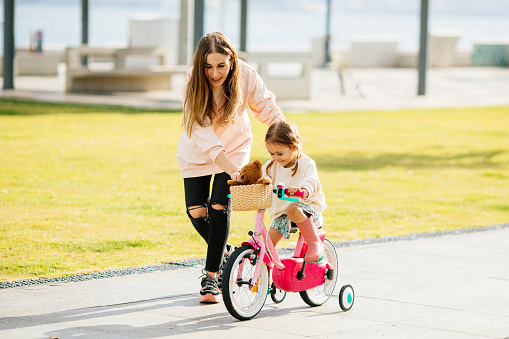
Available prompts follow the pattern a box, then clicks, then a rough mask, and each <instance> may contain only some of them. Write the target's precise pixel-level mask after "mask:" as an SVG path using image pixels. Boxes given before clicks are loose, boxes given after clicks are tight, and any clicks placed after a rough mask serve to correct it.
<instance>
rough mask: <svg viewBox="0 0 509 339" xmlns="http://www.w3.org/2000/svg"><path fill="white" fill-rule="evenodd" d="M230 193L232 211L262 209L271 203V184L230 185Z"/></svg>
mask: <svg viewBox="0 0 509 339" xmlns="http://www.w3.org/2000/svg"><path fill="white" fill-rule="evenodd" d="M230 193H231V202H232V210H234V211H253V210H262V209H267V208H269V207H270V206H271V205H272V185H265V184H253V185H240V186H231V187H230Z"/></svg>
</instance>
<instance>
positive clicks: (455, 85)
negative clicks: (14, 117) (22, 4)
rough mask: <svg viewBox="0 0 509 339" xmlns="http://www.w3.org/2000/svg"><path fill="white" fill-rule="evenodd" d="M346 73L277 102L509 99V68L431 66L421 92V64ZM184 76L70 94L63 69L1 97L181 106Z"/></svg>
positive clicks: (19, 81)
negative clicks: (133, 88)
mask: <svg viewBox="0 0 509 339" xmlns="http://www.w3.org/2000/svg"><path fill="white" fill-rule="evenodd" d="M343 79H344V85H345V92H346V93H345V95H342V94H341V91H340V80H339V76H338V72H337V71H336V70H334V69H330V68H326V69H323V68H317V69H314V70H313V73H312V80H311V99H310V100H277V103H278V105H279V106H281V108H282V109H283V110H284V111H285V112H301V111H324V112H332V111H359V110H394V109H402V108H427V107H428V108H429V107H469V106H496V105H509V68H500V67H498V68H496V67H482V68H474V67H463V68H432V69H430V70H429V71H428V75H427V95H426V96H417V95H416V93H417V80H418V78H417V70H416V69H411V68H371V69H347V70H346V71H345V73H344V76H343ZM182 80H183V78H182V76H175V77H174V80H173V88H174V90H172V91H160V92H149V93H116V94H113V95H84V94H65V93H64V88H65V77H64V76H63V75H60V76H58V77H29V76H24V77H18V78H16V79H15V86H16V89H15V90H2V91H0V97H16V98H25V99H32V100H41V101H53V102H69V103H83V104H111V105H121V106H134V107H145V108H156V109H160V108H165V109H175V110H179V109H181V107H182V101H181V96H180V88H181V86H182ZM1 82H2V81H1V78H0V83H1ZM361 93H362V94H363V95H364V97H362V96H361Z"/></svg>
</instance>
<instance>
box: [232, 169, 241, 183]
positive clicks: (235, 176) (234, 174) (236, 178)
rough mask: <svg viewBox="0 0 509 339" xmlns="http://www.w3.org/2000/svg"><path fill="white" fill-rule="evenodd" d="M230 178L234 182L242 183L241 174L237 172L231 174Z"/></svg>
mask: <svg viewBox="0 0 509 339" xmlns="http://www.w3.org/2000/svg"><path fill="white" fill-rule="evenodd" d="M230 177H231V178H232V180H235V181H240V172H239V171H236V172H233V173H230Z"/></svg>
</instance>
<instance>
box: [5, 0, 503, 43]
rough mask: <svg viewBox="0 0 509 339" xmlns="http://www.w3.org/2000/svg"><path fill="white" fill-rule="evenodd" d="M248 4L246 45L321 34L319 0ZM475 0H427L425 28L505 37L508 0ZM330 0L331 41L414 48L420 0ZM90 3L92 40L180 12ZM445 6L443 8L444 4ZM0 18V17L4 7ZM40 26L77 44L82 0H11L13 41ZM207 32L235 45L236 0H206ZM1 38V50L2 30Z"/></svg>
mask: <svg viewBox="0 0 509 339" xmlns="http://www.w3.org/2000/svg"><path fill="white" fill-rule="evenodd" d="M248 3H249V6H248V37H247V43H248V50H258V49H274V50H282V49H291V50H298V49H301V50H309V49H310V48H311V46H312V41H313V39H315V38H320V37H324V36H325V34H326V14H327V1H326V0H279V1H277V0H249V2H248ZM474 3H477V6H474ZM479 3H480V2H479V1H473V0H464V1H462V2H458V1H454V0H449V1H445V0H435V1H430V6H431V8H430V16H429V25H428V26H429V31H430V32H434V31H438V30H440V31H455V32H457V33H458V34H459V35H460V40H459V41H458V47H459V48H471V46H472V45H473V43H474V42H475V41H476V40H477V39H483V38H498V39H506V40H507V39H509V1H506V0H504V1H501V0H484V1H482V2H481V3H482V4H483V6H482V7H479V5H478V4H479ZM331 4H332V6H331V22H330V35H331V45H332V48H348V46H349V45H350V44H351V42H352V41H353V40H355V39H356V38H359V37H370V38H379V37H390V38H396V39H397V40H398V42H399V47H400V48H401V49H417V48H418V44H419V24H420V14H419V10H420V7H419V6H420V0H413V1H410V0H405V1H403V0H341V1H340V0H332V1H331ZM437 4H438V5H437ZM469 4H471V5H470V7H469ZM89 6H90V10H89V44H90V45H92V46H126V45H128V44H129V20H131V19H139V18H142V17H145V18H156V17H158V18H171V19H175V20H178V18H179V16H180V0H144V1H134V0H89ZM444 6H445V7H447V6H449V7H447V8H445V9H444ZM454 6H456V7H454ZM456 9H457V10H456ZM483 9H484V10H483ZM0 17H1V18H3V6H1V8H0ZM39 30H40V31H42V34H43V44H44V46H59V47H61V48H63V47H68V46H78V45H79V44H80V43H81V0H16V7H15V44H16V46H19V47H28V45H29V43H30V39H31V37H32V36H33V35H34V34H35V32H36V31H39ZM212 31H222V32H224V33H225V34H226V35H227V36H229V38H230V39H231V40H232V42H233V43H234V44H235V45H236V46H238V44H239V41H240V37H239V32H240V0H206V1H205V32H212ZM0 43H1V46H2V51H3V31H2V34H0ZM0 53H1V52H0Z"/></svg>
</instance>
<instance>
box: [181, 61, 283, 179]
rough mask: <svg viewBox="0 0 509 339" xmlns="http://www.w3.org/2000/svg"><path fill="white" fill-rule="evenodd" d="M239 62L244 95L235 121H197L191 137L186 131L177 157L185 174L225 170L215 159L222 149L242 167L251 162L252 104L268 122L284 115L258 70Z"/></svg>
mask: <svg viewBox="0 0 509 339" xmlns="http://www.w3.org/2000/svg"><path fill="white" fill-rule="evenodd" d="M239 65H240V69H241V71H242V72H243V76H244V98H243V104H242V107H241V109H240V111H239V113H238V117H237V119H236V120H235V121H234V122H232V123H230V124H228V125H226V126H221V127H220V126H215V125H209V126H206V127H202V126H199V125H198V124H195V125H194V126H193V129H192V132H191V137H189V136H188V135H187V133H185V132H184V133H183V134H182V136H181V137H180V141H179V145H178V149H177V161H178V163H179V166H180V172H181V173H182V177H183V178H190V177H200V176H204V175H209V174H216V173H221V172H223V170H222V169H221V168H220V167H219V166H217V165H216V164H215V162H214V161H215V159H216V157H217V155H218V154H219V153H220V152H221V151H225V153H226V156H227V157H228V159H230V161H231V162H232V163H233V164H234V165H235V166H236V167H237V168H238V169H239V170H240V168H242V166H244V165H245V164H247V163H248V162H249V157H250V155H251V143H252V140H253V134H252V133H251V122H250V120H249V116H248V114H247V106H248V105H249V108H250V110H251V111H252V112H253V114H254V117H255V118H256V120H258V121H260V122H262V123H264V124H265V125H267V126H270V125H271V124H272V122H274V121H275V120H278V119H281V118H283V113H282V112H281V109H280V108H279V107H278V106H276V102H275V99H276V97H275V95H274V94H273V93H272V92H270V91H268V90H267V88H266V87H265V84H264V83H263V80H262V79H261V78H260V76H259V75H258V73H256V71H255V70H254V69H253V68H252V67H251V66H249V65H248V64H246V63H245V62H243V61H241V60H239ZM192 71H193V68H192V67H191V68H190V69H189V70H188V71H187V76H186V79H185V85H184V88H185V86H187V84H188V82H189V79H190V77H191V73H192ZM184 93H185V91H184Z"/></svg>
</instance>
